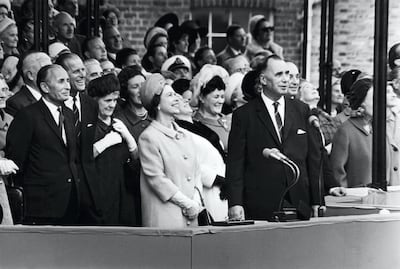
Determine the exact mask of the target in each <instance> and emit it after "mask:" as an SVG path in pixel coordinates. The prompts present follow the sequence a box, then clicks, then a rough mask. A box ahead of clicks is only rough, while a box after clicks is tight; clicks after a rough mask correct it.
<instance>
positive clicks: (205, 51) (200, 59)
mask: <svg viewBox="0 0 400 269" xmlns="http://www.w3.org/2000/svg"><path fill="white" fill-rule="evenodd" d="M194 64H195V65H196V68H197V70H200V69H201V68H202V67H203V66H204V65H205V64H217V58H216V57H215V53H214V51H213V50H212V48H210V47H207V46H205V47H201V48H199V49H198V50H197V51H196V53H195V54H194Z"/></svg>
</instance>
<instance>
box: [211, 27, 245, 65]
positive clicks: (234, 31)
mask: <svg viewBox="0 0 400 269" xmlns="http://www.w3.org/2000/svg"><path fill="white" fill-rule="evenodd" d="M246 42H247V36H246V31H245V30H244V29H243V27H242V26H240V25H236V24H232V25H229V27H228V29H226V43H227V45H226V47H225V48H224V49H223V50H222V51H221V52H220V53H218V55H217V63H218V64H219V65H221V66H224V65H225V61H226V60H227V59H229V58H233V57H235V56H237V55H241V54H243V53H244V51H245V49H246Z"/></svg>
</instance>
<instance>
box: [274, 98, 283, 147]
mask: <svg viewBox="0 0 400 269" xmlns="http://www.w3.org/2000/svg"><path fill="white" fill-rule="evenodd" d="M273 105H274V109H275V111H274V113H275V120H276V125H277V126H278V131H279V135H280V137H281V140H282V128H283V125H282V118H281V115H280V114H279V111H278V106H279V103H278V102H274V104H273Z"/></svg>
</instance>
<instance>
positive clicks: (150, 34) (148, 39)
mask: <svg viewBox="0 0 400 269" xmlns="http://www.w3.org/2000/svg"><path fill="white" fill-rule="evenodd" d="M159 36H165V37H168V33H167V31H166V30H165V29H164V28H161V27H152V28H150V29H149V30H147V32H146V35H145V36H144V47H145V48H146V49H147V48H149V47H150V46H151V45H152V44H153V42H154V41H155V39H156V38H158V37H159Z"/></svg>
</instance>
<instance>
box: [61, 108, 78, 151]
mask: <svg viewBox="0 0 400 269" xmlns="http://www.w3.org/2000/svg"><path fill="white" fill-rule="evenodd" d="M67 109H68V110H69V108H66V107H64V108H63V111H65V112H64V117H65V120H64V128H65V136H66V139H67V147H68V151H69V154H70V156H72V150H73V148H74V147H75V143H76V139H75V137H76V132H75V126H74V119H73V114H71V113H69V112H70V111H66V110H67Z"/></svg>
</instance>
